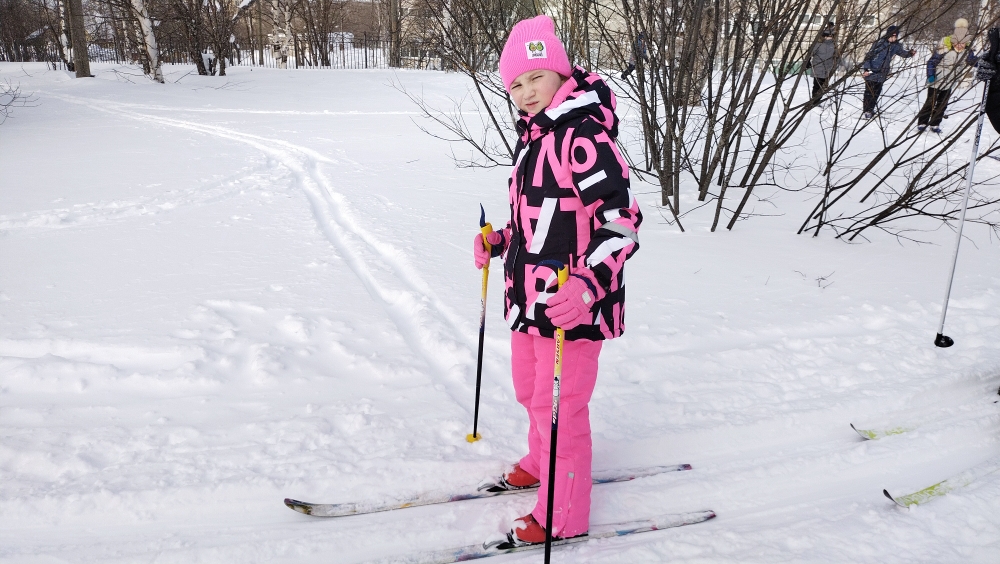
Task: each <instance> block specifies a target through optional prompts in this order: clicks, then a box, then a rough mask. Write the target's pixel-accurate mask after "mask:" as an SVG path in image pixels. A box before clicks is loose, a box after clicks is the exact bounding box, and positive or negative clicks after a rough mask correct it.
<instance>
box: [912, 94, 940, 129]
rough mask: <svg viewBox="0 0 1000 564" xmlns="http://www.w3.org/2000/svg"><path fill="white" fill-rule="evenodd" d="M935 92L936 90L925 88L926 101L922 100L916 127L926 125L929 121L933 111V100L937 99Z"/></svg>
mask: <svg viewBox="0 0 1000 564" xmlns="http://www.w3.org/2000/svg"><path fill="white" fill-rule="evenodd" d="M937 91H938V90H937V88H930V87H928V88H927V99H926V100H924V105H923V106H921V107H920V111H919V112H917V124H918V125H927V122H928V121H930V119H931V113H933V111H934V99H935V98H936V97H937Z"/></svg>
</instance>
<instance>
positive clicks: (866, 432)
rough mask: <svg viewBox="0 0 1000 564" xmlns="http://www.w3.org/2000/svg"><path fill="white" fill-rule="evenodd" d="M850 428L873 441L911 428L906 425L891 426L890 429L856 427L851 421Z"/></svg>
mask: <svg viewBox="0 0 1000 564" xmlns="http://www.w3.org/2000/svg"><path fill="white" fill-rule="evenodd" d="M851 429H854V432H856V433H857V434H859V435H861V438H862V439H865V440H866V441H875V440H878V439H881V438H884V437H890V436H892V435H902V434H903V433H907V432H909V431H912V430H913V429H910V428H908V427H892V428H891V429H877V430H876V429H858V428H857V427H855V426H854V423H851Z"/></svg>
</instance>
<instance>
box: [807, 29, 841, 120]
mask: <svg viewBox="0 0 1000 564" xmlns="http://www.w3.org/2000/svg"><path fill="white" fill-rule="evenodd" d="M809 68H811V69H812V73H813V89H812V103H813V104H819V100H820V97H822V95H823V92H824V91H825V90H826V87H827V85H828V84H829V82H830V77H831V76H833V70H834V69H835V68H837V48H836V47H834V46H833V28H832V27H827V28H825V29H824V30H823V41H822V42H820V43H819V44H817V45H816V47H814V48H813V51H812V56H810V58H809Z"/></svg>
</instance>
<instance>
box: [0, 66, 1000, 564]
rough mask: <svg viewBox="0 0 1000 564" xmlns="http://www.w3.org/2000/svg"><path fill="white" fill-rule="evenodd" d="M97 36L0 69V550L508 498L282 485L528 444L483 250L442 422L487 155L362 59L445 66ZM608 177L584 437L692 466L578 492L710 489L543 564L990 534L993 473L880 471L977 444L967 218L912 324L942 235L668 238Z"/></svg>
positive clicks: (459, 460) (47, 554)
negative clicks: (198, 51) (159, 52)
mask: <svg viewBox="0 0 1000 564" xmlns="http://www.w3.org/2000/svg"><path fill="white" fill-rule="evenodd" d="M94 67H95V71H96V73H97V78H96V79H93V80H76V79H72V78H70V77H69V75H68V74H67V73H64V72H53V71H46V70H45V69H44V67H43V66H42V65H20V64H6V63H5V64H2V65H0V80H10V81H11V82H12V83H14V84H19V85H20V87H21V89H22V90H23V91H25V92H32V93H34V96H35V98H36V99H37V104H36V105H35V106H34V107H30V108H20V109H17V110H16V111H15V114H14V117H12V118H11V119H8V120H7V122H5V123H3V124H2V125H0V484H2V486H0V531H2V532H0V561H3V562H18V563H21V562H39V563H41V562H45V563H48V562H102V563H104V562H108V563H110V562H157V563H170V562H177V563H193V562H240V563H248V562H268V563H272V562H273V563H281V562H296V563H300V562H337V563H356V562H364V561H368V560H371V559H379V558H385V559H389V560H390V561H391V560H392V559H393V558H398V557H401V556H404V555H406V554H407V553H409V552H413V551H421V550H431V549H440V548H447V547H450V546H461V545H466V544H470V543H473V542H476V541H477V540H479V539H482V538H484V537H486V536H487V535H490V534H492V533H494V532H495V531H497V530H499V529H500V528H501V527H502V526H504V525H506V524H507V523H508V521H509V519H511V518H513V517H516V516H518V515H522V514H524V513H525V512H526V511H527V510H528V508H529V507H530V503H531V502H530V499H528V498H524V497H521V498H517V496H513V498H511V497H506V498H503V499H496V500H486V501H471V502H463V503H454V504H448V505H446V506H433V507H423V508H414V509H407V510H405V511H398V512H392V513H383V514H375V515H369V516H359V517H350V518H343V519H331V520H324V519H317V518H310V517H306V516H303V515H301V514H298V513H295V512H292V511H290V510H288V509H287V508H286V507H285V506H284V505H283V504H282V499H283V498H284V497H293V498H298V499H306V500H314V501H325V502H339V501H353V500H387V499H391V498H398V497H405V496H407V495H412V494H416V493H419V492H423V491H427V490H455V489H458V488H461V487H462V486H470V487H471V486H474V485H475V484H476V483H477V482H478V481H479V480H480V479H481V478H483V477H485V476H488V475H491V474H493V473H496V472H499V471H500V470H501V469H502V468H503V465H504V464H505V463H508V462H512V461H514V460H516V459H517V458H518V457H519V456H520V455H521V454H522V451H523V449H524V448H525V444H526V442H525V437H524V434H525V430H526V420H525V416H524V414H523V412H522V411H521V408H520V407H519V406H517V404H516V403H515V401H514V398H513V390H512V387H511V384H510V377H509V352H508V351H509V348H508V342H509V339H508V331H507V329H506V327H505V325H504V323H503V320H502V318H501V315H500V310H501V305H500V300H499V295H500V293H501V290H502V280H501V279H500V274H499V268H496V269H494V270H495V271H497V272H495V273H494V276H493V277H492V278H491V281H490V282H491V283H490V288H491V290H490V291H491V297H490V311H489V317H488V321H487V343H486V356H485V367H484V388H483V406H482V412H481V432H482V434H483V435H484V436H485V438H484V440H482V441H480V442H477V443H474V444H469V443H467V442H466V441H465V435H466V434H467V433H469V432H470V431H471V422H472V404H473V394H474V384H475V347H476V343H477V329H478V316H479V283H480V274H479V271H477V270H476V269H475V268H474V267H473V266H472V253H471V249H470V245H471V239H472V237H473V235H474V234H475V233H476V229H477V222H478V215H479V204H480V202H482V203H483V205H484V206H485V207H486V210H487V214H488V217H489V219H490V220H492V221H493V222H494V223H495V224H502V223H503V222H504V221H505V217H506V214H507V213H508V212H507V207H506V182H505V179H506V176H507V171H506V170H502V169H493V170H469V169H456V168H455V167H454V166H453V164H452V161H451V159H450V157H449V152H450V150H451V149H450V147H449V146H448V144H447V143H445V142H444V141H440V140H438V139H434V138H432V137H429V136H427V135H426V134H424V133H422V132H421V131H420V130H419V129H418V127H417V126H416V125H415V124H414V120H417V121H418V122H419V120H420V116H419V111H418V110H417V108H415V107H414V106H413V104H412V103H411V102H410V101H409V100H408V99H407V98H406V97H405V96H404V95H403V94H402V93H400V92H399V91H398V90H396V89H394V88H392V87H391V86H390V83H391V82H393V81H398V82H400V83H402V84H403V85H405V86H406V87H407V88H409V89H411V90H417V91H419V90H422V92H423V95H424V96H425V97H426V98H427V99H428V100H430V101H432V102H434V103H437V104H438V105H440V106H446V105H447V104H448V103H449V102H447V97H449V96H450V97H461V96H462V95H463V94H464V92H465V91H466V84H465V82H464V81H463V78H462V77H460V76H458V75H454V74H443V73H435V72H416V71H410V72H399V73H392V72H388V71H319V72H316V71H299V72H293V71H279V70H261V69H254V70H250V69H246V68H233V69H229V72H230V73H231V76H230V77H228V78H217V77H198V76H190V75H189V76H183V75H184V74H185V73H186V72H187V71H188V70H189V69H186V68H180V67H172V68H169V69H168V71H167V74H168V82H169V81H177V80H178V79H181V80H179V81H178V82H175V83H169V84H167V85H155V84H150V83H148V82H146V81H145V80H144V79H142V78H135V77H134V76H129V75H127V74H124V73H123V69H122V68H120V67H112V66H109V65H103V64H97V65H94ZM182 77H183V78H182ZM914 104H916V101H914ZM626 118H628V116H626ZM631 123H634V120H633V121H632V122H631ZM808 127H811V128H815V127H818V125H817V124H816V122H812V123H810V124H809V126H808ZM808 131H809V130H804V133H808ZM970 136H971V133H970ZM985 136H986V137H987V138H988V139H987V140H988V141H992V140H993V139H994V138H995V134H994V133H993V132H987V133H986V134H985ZM806 138H809V137H808V136H806ZM962 147H964V148H961V149H960V153H962V154H956V158H957V159H963V158H967V156H966V155H967V151H968V149H967V147H968V144H964V145H962ZM810 149H811V148H810V146H809V145H808V144H806V145H803V146H802V147H801V148H800V150H802V151H809V150H810ZM982 166H983V167H984V168H996V169H997V170H1000V163H997V162H989V163H984V164H983V165H982ZM997 170H993V171H992V172H993V173H994V174H995V173H996V172H997ZM977 172H978V171H977ZM983 174H986V172H984V173H983ZM977 176H978V174H977ZM634 190H635V192H636V193H637V194H639V196H638V197H639V198H640V203H641V205H642V206H643V210H644V212H645V217H646V222H645V223H644V224H643V227H642V233H641V241H642V248H641V249H640V251H639V252H638V254H637V255H636V256H635V257H634V258H633V259H632V260H631V261H630V262H629V265H628V288H629V290H628V291H629V294H628V296H629V305H628V314H627V331H626V335H625V337H624V338H623V339H620V340H617V341H614V342H610V343H608V344H607V345H606V347H605V349H604V353H603V355H602V358H601V363H602V368H601V373H600V378H599V381H598V386H597V391H596V393H595V396H594V399H593V402H592V404H591V413H592V420H593V429H594V441H595V448H594V452H595V460H594V466H595V468H596V469H614V468H626V467H637V466H649V465H660V464H676V463H690V464H692V465H693V466H694V470H693V471H690V472H683V473H674V474H669V475H662V476H659V477H654V478H646V479H641V480H637V481H634V482H630V483H625V484H619V485H606V486H599V487H597V488H595V490H594V498H593V514H592V522H594V523H607V522H615V521H622V520H628V519H632V518H638V517H643V516H648V515H653V514H657V513H672V512H683V511H695V510H701V509H713V510H715V511H716V512H717V513H718V518H717V519H715V520H713V521H711V522H708V523H705V524H700V525H696V526H692V527H684V528H680V529H673V530H668V531H662V532H656V533H650V534H646V535H641V536H639V537H633V538H629V539H619V540H607V541H598V542H593V543H588V544H587V545H586V546H578V547H575V548H571V549H568V550H565V551H561V552H559V553H557V554H556V556H555V557H554V561H556V562H623V563H624V562H628V563H634V562H668V561H669V562H692V563H695V562H706V563H708V562H711V563H729V562H732V563H747V562H760V563H772V562H815V563H826V562H829V563H844V562H851V563H871V564H876V563H877V564H884V563H893V562H900V563H903V562H905V563H914V562H926V563H943V562H981V563H996V562H1000V511H998V510H997V508H998V507H1000V473H996V474H993V475H991V476H989V477H987V478H983V479H980V480H978V481H976V482H973V483H972V484H971V485H969V486H967V487H964V488H962V489H959V490H957V491H955V492H953V493H951V494H949V495H947V496H945V497H942V498H939V499H936V500H935V501H933V502H931V503H928V504H926V505H921V506H919V507H915V508H912V509H910V510H904V509H901V508H898V507H896V506H894V505H893V504H892V503H891V502H889V500H887V499H885V497H883V495H882V488H888V489H889V490H890V491H891V492H894V493H900V494H901V493H909V492H912V491H915V490H918V489H921V488H924V487H926V486H929V485H931V484H933V483H935V482H938V481H940V480H942V479H945V478H947V477H949V476H953V475H956V474H959V473H961V472H964V471H966V470H968V469H970V468H983V467H986V466H984V465H987V466H988V465H989V464H996V463H997V460H998V459H1000V404H997V403H996V400H997V399H1000V397H998V396H997V387H998V386H1000V294H998V286H1000V245H998V243H997V241H996V240H994V239H991V237H990V236H989V234H988V232H987V231H986V230H984V229H982V228H979V227H976V226H971V227H969V229H968V231H967V232H968V235H969V239H968V240H967V242H966V244H965V245H964V246H963V249H962V254H961V258H960V261H959V265H958V274H957V276H956V279H955V289H954V292H953V299H952V302H951V308H950V310H949V318H948V325H947V331H946V332H947V333H948V334H949V335H951V336H952V337H954V338H955V339H956V342H957V343H956V345H955V346H954V347H952V348H950V349H938V348H935V347H934V346H933V345H932V340H933V337H934V333H935V332H936V328H937V327H936V326H937V320H938V316H939V313H940V307H941V299H942V294H943V289H944V283H945V278H946V275H947V268H948V266H949V259H950V255H951V249H952V245H953V236H952V234H951V232H950V231H948V230H944V229H942V230H939V231H938V232H935V233H931V234H928V235H927V237H928V238H930V239H931V240H932V241H933V242H934V243H935V244H931V245H916V244H902V245H901V244H900V243H898V242H897V241H895V240H894V239H891V238H889V237H884V238H880V237H878V236H876V237H875V238H874V240H873V241H871V242H865V243H861V244H853V245H849V244H845V243H843V242H839V241H835V240H833V239H832V237H830V235H829V234H828V233H827V234H825V235H823V236H820V237H818V238H812V237H809V236H798V235H795V230H796V229H797V227H798V224H799V223H800V222H801V221H802V218H803V217H804V214H805V213H806V211H807V209H808V207H809V206H811V205H813V204H814V203H815V200H812V199H811V198H813V197H814V196H813V195H811V194H807V193H801V192H799V193H785V192H779V193H777V194H775V195H774V199H775V200H774V201H775V202H776V205H777V206H778V210H779V213H783V214H784V215H781V216H779V217H755V218H752V219H750V220H748V221H744V222H741V223H740V224H739V225H738V226H737V227H736V229H735V230H734V231H732V232H726V231H720V232H717V233H709V232H708V230H707V225H708V222H709V221H710V213H711V211H710V210H708V209H707V208H706V210H705V212H704V214H703V215H698V214H695V215H692V216H689V217H688V218H686V227H687V228H688V232H687V233H680V232H679V231H678V230H677V229H676V227H673V226H670V225H667V224H666V222H665V221H664V220H663V219H662V216H661V213H659V212H658V211H657V210H656V208H655V206H656V204H657V202H658V195H657V194H656V188H655V187H653V186H651V185H648V184H638V183H637V184H635V185H634ZM690 193H691V191H690V190H689V191H688V194H690ZM690 204H692V202H688V203H686V204H685V207H686V208H689V207H691V205H690ZM761 205H764V204H761ZM661 212H662V210H661ZM850 423H854V424H856V425H858V426H859V427H864V428H887V427H905V428H907V429H909V430H908V431H907V432H905V433H902V434H899V435H894V436H890V437H887V438H884V439H880V440H877V441H867V442H865V441H862V440H861V439H860V437H859V436H858V435H857V434H855V433H854V432H853V431H852V430H851V428H850V426H849V424H850ZM539 559H540V555H538V554H535V555H514V556H509V557H504V558H502V559H501V561H507V562H527V561H536V560H539Z"/></svg>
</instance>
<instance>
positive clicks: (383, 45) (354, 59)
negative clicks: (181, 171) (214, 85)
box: [0, 37, 443, 74]
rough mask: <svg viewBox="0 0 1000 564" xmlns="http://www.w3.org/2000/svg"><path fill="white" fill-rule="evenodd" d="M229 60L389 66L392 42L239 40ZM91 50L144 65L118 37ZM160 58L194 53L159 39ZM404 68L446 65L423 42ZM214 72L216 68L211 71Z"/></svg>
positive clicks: (5, 55) (38, 51)
mask: <svg viewBox="0 0 1000 564" xmlns="http://www.w3.org/2000/svg"><path fill="white" fill-rule="evenodd" d="M234 47H235V48H234V49H233V51H232V54H231V55H230V56H229V57H228V58H227V59H226V65H227V66H230V67H232V66H247V67H263V68H276V69H387V68H390V67H391V65H390V64H389V63H390V59H389V52H390V43H389V42H388V41H386V40H383V39H372V38H367V37H360V38H351V39H339V40H335V41H328V42H316V41H311V42H310V41H305V40H303V39H300V38H296V39H295V40H293V41H289V42H287V44H286V45H265V46H264V47H263V48H257V49H247V48H241V47H240V46H239V45H235V46H234ZM87 52H88V55H89V58H90V61H91V62H99V63H118V64H141V63H142V59H141V58H140V55H139V54H138V53H135V52H133V51H132V50H130V49H129V48H128V47H127V46H125V45H122V44H120V43H117V42H110V41H108V42H101V43H91V44H90V45H88V48H87ZM202 59H203V61H204V62H205V67H206V68H211V69H212V70H213V71H215V70H216V69H217V65H216V64H215V63H216V61H215V55H214V54H213V53H212V52H211V51H206V52H204V53H202ZM0 61H6V62H47V63H50V64H52V65H53V68H62V67H64V66H65V65H64V64H63V58H62V56H61V54H60V51H59V48H58V46H56V45H54V44H52V43H45V44H42V43H32V44H23V45H20V44H15V45H12V46H3V45H0ZM160 61H161V62H162V63H164V64H176V65H190V64H194V61H192V60H191V55H190V52H189V51H188V50H187V49H185V48H184V47H183V46H179V45H176V46H175V45H171V44H169V43H168V44H161V45H160ZM398 67H400V68H411V69H424V70H442V69H443V60H442V58H441V56H440V54H438V53H437V52H436V51H435V50H434V49H430V48H427V47H426V46H422V45H403V46H401V49H400V57H399V65H398ZM213 74H214V73H213Z"/></svg>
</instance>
